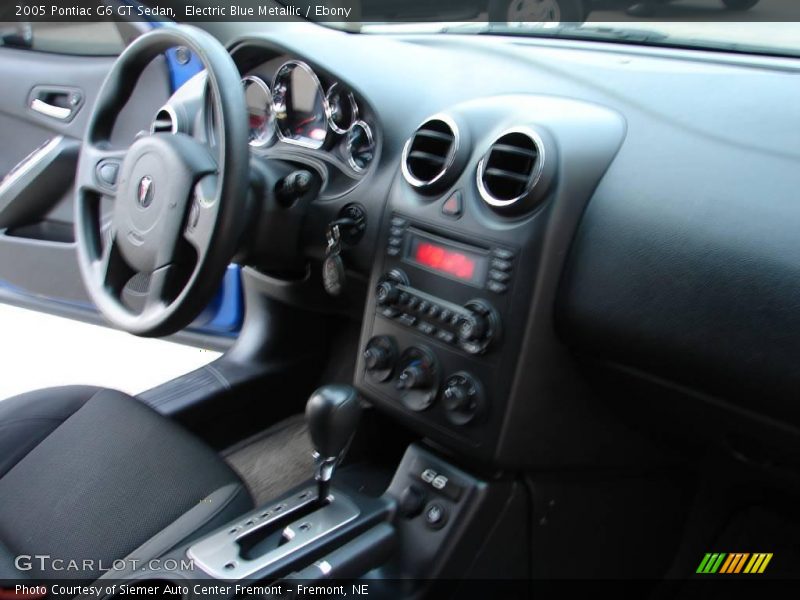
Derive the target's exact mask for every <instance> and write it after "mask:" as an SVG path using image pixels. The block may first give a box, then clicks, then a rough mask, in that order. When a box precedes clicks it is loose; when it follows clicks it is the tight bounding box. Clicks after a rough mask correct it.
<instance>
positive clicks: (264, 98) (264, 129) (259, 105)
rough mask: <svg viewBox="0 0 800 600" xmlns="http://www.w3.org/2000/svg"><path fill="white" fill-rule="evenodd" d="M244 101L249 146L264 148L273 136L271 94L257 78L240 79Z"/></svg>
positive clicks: (250, 76)
mask: <svg viewBox="0 0 800 600" xmlns="http://www.w3.org/2000/svg"><path fill="white" fill-rule="evenodd" d="M242 85H243V86H244V99H245V103H246V104H247V120H248V125H249V132H250V133H249V139H250V145H251V146H253V147H255V148H260V147H261V146H265V145H267V144H269V143H270V142H271V141H272V138H273V136H274V135H275V124H274V122H273V115H272V93H271V92H270V89H269V86H268V85H267V84H266V83H264V81H263V80H261V79H260V78H258V77H255V76H252V75H248V76H247V77H245V78H244V79H242Z"/></svg>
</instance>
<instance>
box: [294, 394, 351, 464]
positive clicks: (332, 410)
mask: <svg viewBox="0 0 800 600" xmlns="http://www.w3.org/2000/svg"><path fill="white" fill-rule="evenodd" d="M360 416H361V406H360V404H359V402H358V393H357V392H356V390H355V388H353V387H352V386H349V385H323V386H322V387H321V388H319V389H317V391H315V392H314V393H313V394H311V397H310V398H309V399H308V403H307V404H306V421H307V423H308V431H309V434H310V435H311V443H312V444H313V446H314V450H315V451H316V453H317V454H319V455H320V456H321V457H322V458H338V457H339V455H340V454H341V453H342V451H343V450H344V449H345V447H346V446H347V443H348V442H349V441H350V438H351V437H353V434H354V433H355V431H356V426H357V425H358V419H359V417H360Z"/></svg>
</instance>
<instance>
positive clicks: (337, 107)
mask: <svg viewBox="0 0 800 600" xmlns="http://www.w3.org/2000/svg"><path fill="white" fill-rule="evenodd" d="M325 99H326V100H327V101H328V122H329V123H330V126H331V129H332V130H333V131H334V132H335V133H338V134H344V133H347V132H348V131H350V128H351V127H352V126H353V124H354V123H355V122H356V121H357V120H358V105H357V104H356V99H355V97H354V96H353V94H352V92H349V91H347V90H346V89H345V88H344V86H343V85H342V84H340V83H334V84H333V85H332V86H331V87H329V88H328V93H327V95H326V96H325Z"/></svg>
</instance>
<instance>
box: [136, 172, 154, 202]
mask: <svg viewBox="0 0 800 600" xmlns="http://www.w3.org/2000/svg"><path fill="white" fill-rule="evenodd" d="M154 190H155V186H154V185H153V178H152V177H150V175H145V176H144V177H142V178H141V179H140V180H139V194H138V196H137V198H138V200H139V206H141V207H142V208H147V207H148V206H150V205H151V204H152V203H153V192H154Z"/></svg>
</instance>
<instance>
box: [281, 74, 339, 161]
mask: <svg viewBox="0 0 800 600" xmlns="http://www.w3.org/2000/svg"><path fill="white" fill-rule="evenodd" d="M272 106H273V110H274V112H275V121H276V126H277V130H278V136H279V137H280V138H281V139H282V140H283V141H285V142H289V143H292V144H299V145H301V146H305V147H307V148H321V147H322V146H323V144H324V143H325V140H326V138H327V137H328V112H329V110H328V102H327V101H326V99H325V94H324V93H323V91H322V85H321V84H320V82H319V79H318V78H317V76H316V75H315V74H314V71H312V70H311V67H309V66H308V65H307V64H305V63H304V62H300V61H289V62H287V63H284V64H283V65H282V66H281V67H280V68H279V69H278V71H277V73H275V79H274V80H273V83H272Z"/></svg>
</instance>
